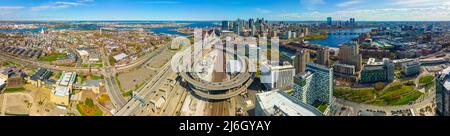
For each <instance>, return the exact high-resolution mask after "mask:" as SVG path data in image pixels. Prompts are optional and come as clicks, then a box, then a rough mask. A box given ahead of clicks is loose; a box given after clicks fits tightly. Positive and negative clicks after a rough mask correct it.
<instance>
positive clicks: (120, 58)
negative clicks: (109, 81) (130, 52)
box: [114, 53, 127, 61]
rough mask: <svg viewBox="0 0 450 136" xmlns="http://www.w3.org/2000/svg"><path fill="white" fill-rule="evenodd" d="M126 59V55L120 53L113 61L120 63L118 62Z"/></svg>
mask: <svg viewBox="0 0 450 136" xmlns="http://www.w3.org/2000/svg"><path fill="white" fill-rule="evenodd" d="M126 57H127V54H125V53H120V54H118V55H116V56H114V59H115V60H116V61H120V60H122V59H124V58H126Z"/></svg>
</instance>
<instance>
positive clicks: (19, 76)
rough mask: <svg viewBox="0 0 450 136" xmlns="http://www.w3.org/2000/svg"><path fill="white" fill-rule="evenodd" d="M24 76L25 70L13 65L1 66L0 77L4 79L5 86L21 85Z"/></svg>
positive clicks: (15, 86) (14, 86)
mask: <svg viewBox="0 0 450 136" xmlns="http://www.w3.org/2000/svg"><path fill="white" fill-rule="evenodd" d="M25 76H26V74H25V72H23V71H22V69H21V68H17V67H15V66H12V67H7V68H3V69H2V71H0V78H3V79H6V87H9V88H17V87H21V86H22V85H23V82H24V81H23V79H24V77H25Z"/></svg>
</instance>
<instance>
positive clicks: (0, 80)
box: [0, 78, 6, 86]
mask: <svg viewBox="0 0 450 136" xmlns="http://www.w3.org/2000/svg"><path fill="white" fill-rule="evenodd" d="M5 81H6V79H3V78H0V86H2V85H3V84H5V83H6V82H5Z"/></svg>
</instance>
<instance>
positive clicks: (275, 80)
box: [261, 63, 295, 90]
mask: <svg viewBox="0 0 450 136" xmlns="http://www.w3.org/2000/svg"><path fill="white" fill-rule="evenodd" d="M294 75H295V69H294V66H292V65H290V64H289V65H281V66H277V65H274V66H273V65H268V64H267V63H263V64H262V65H261V83H263V84H264V85H265V87H266V89H267V90H275V89H290V88H292V83H293V80H294Z"/></svg>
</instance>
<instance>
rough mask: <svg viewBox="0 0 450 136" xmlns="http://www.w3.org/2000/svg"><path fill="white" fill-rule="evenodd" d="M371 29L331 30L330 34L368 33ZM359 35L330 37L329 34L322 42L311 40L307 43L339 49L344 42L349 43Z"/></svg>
mask: <svg viewBox="0 0 450 136" xmlns="http://www.w3.org/2000/svg"><path fill="white" fill-rule="evenodd" d="M371 30H372V28H357V29H348V30H334V31H333V30H331V31H330V32H335V33H367V32H370V31H371ZM358 36H359V35H356V34H353V35H332V34H329V35H328V38H326V39H323V40H311V41H308V42H309V43H310V44H318V45H321V46H329V47H335V48H339V46H340V45H341V44H343V43H345V42H349V41H351V40H352V39H353V38H357V37H358Z"/></svg>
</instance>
